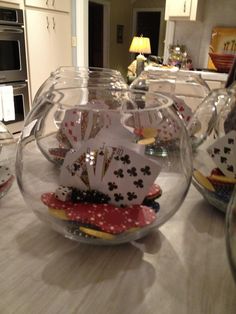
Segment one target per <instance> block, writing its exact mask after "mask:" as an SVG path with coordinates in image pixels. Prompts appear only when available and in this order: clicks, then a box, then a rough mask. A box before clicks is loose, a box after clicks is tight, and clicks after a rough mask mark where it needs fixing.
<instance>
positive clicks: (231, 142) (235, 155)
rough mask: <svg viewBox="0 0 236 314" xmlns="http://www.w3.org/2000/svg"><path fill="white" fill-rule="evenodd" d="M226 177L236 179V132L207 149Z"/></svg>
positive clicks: (228, 134)
mask: <svg viewBox="0 0 236 314" xmlns="http://www.w3.org/2000/svg"><path fill="white" fill-rule="evenodd" d="M207 151H208V153H209V155H210V156H211V158H212V159H213V161H214V162H215V164H216V165H217V167H218V168H220V170H221V171H222V172H223V173H224V175H225V176H227V177H230V178H236V131H234V130H233V131H230V132H229V133H227V134H226V135H225V136H223V137H221V138H220V139H218V140H217V141H215V142H214V143H213V144H212V145H211V146H209V147H208V149H207Z"/></svg>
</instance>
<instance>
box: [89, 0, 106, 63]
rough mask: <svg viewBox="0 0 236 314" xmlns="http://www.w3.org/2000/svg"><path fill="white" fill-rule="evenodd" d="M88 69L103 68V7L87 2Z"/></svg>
mask: <svg viewBox="0 0 236 314" xmlns="http://www.w3.org/2000/svg"><path fill="white" fill-rule="evenodd" d="M89 67H100V68H102V67H103V5H102V4H99V3H95V2H91V1H89Z"/></svg>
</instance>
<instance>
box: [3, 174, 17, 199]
mask: <svg viewBox="0 0 236 314" xmlns="http://www.w3.org/2000/svg"><path fill="white" fill-rule="evenodd" d="M13 181H14V176H13V175H12V176H11V177H10V178H9V179H8V181H6V182H5V183H4V184H1V185H0V196H1V197H2V196H3V195H5V193H6V192H7V191H8V190H9V189H10V187H11V185H12V183H13Z"/></svg>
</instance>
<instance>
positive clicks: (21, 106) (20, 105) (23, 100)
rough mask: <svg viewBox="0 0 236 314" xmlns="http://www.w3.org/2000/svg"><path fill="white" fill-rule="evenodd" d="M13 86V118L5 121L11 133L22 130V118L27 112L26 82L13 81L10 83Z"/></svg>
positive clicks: (27, 94) (27, 95)
mask: <svg viewBox="0 0 236 314" xmlns="http://www.w3.org/2000/svg"><path fill="white" fill-rule="evenodd" d="M11 86H12V87H13V97H14V108H15V120H14V121H5V122H4V123H5V124H6V125H7V128H8V130H9V131H10V132H11V133H12V134H15V133H18V132H19V131H21V130H22V128H23V125H24V118H25V116H26V114H27V113H28V112H29V101H28V99H29V93H28V84H27V82H16V83H15V82H14V83H11Z"/></svg>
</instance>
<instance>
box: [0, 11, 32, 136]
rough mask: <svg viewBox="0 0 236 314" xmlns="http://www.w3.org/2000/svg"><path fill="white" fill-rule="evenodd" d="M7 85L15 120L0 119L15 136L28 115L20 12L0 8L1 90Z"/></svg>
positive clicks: (22, 21)
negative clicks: (9, 89) (10, 92)
mask: <svg viewBox="0 0 236 314" xmlns="http://www.w3.org/2000/svg"><path fill="white" fill-rule="evenodd" d="M8 85H11V86H12V87H13V96H14V110H15V119H14V120H10V121H4V117H3V123H5V124H6V125H7V126H8V128H9V130H10V131H11V132H12V133H17V132H20V131H21V130H22V127H23V123H24V119H25V116H26V114H27V113H28V111H29V93H28V82H27V68H26V54H25V35H24V18H23V10H21V9H14V8H5V7H0V87H2V86H8ZM11 97H12V94H11ZM11 99H12V98H11ZM4 106H8V104H7V103H5V104H4ZM6 120H8V119H6Z"/></svg>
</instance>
